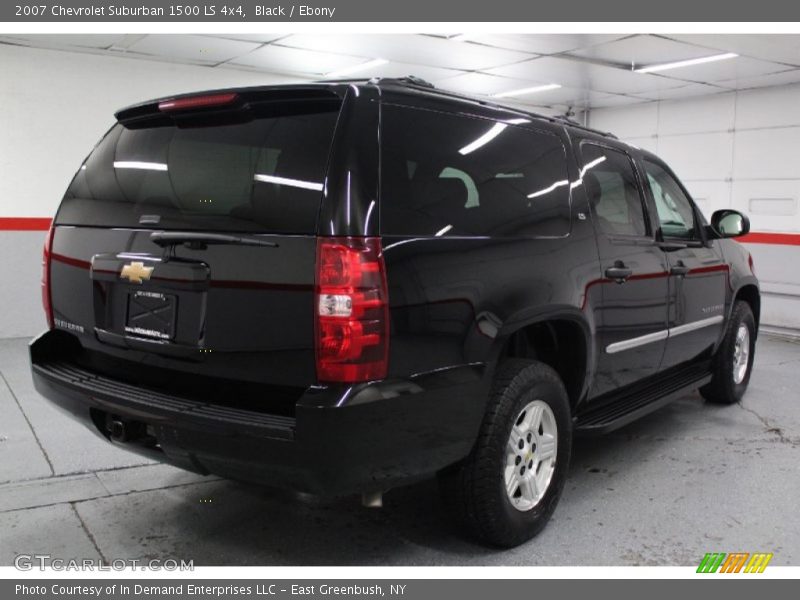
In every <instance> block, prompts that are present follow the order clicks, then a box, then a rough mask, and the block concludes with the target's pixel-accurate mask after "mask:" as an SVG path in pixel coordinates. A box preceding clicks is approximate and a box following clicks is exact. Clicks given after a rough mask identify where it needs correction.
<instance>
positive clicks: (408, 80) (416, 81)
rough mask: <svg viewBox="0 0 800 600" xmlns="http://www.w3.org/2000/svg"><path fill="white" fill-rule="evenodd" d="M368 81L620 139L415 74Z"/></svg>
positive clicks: (562, 117) (576, 122)
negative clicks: (425, 91)
mask: <svg viewBox="0 0 800 600" xmlns="http://www.w3.org/2000/svg"><path fill="white" fill-rule="evenodd" d="M367 83H370V84H372V85H379V84H387V83H388V84H398V85H401V86H403V85H410V86H414V87H417V88H426V89H429V90H434V91H435V93H436V94H439V95H441V96H445V97H448V98H455V99H459V100H466V101H470V102H477V103H478V104H482V105H484V106H495V107H497V108H502V109H505V110H512V111H514V112H517V113H520V114H526V115H530V116H535V117H537V118H539V119H545V120H547V121H550V122H556V123H563V124H565V125H569V126H570V127H575V128H576V129H582V130H583V131H588V132H591V133H595V134H597V135H602V136H604V137H608V138H611V139H614V140H617V139H619V138H618V137H617V136H616V135H614V134H613V133H611V132H609V131H602V130H600V129H594V128H592V127H588V126H586V125H582V124H581V123H579V122H578V121H575V120H574V119H571V118H570V117H568V116H566V115H557V116H550V115H543V114H540V113H536V112H534V111H528V110H525V109H523V108H519V107H514V106H508V105H505V104H503V103H500V102H496V101H494V100H493V99H491V98H481V97H476V96H470V95H467V94H460V93H458V92H452V91H450V90H444V89H441V88H437V87H436V86H434V85H433V84H432V83H430V82H428V81H426V80H424V79H422V78H420V77H415V76H414V75H408V76H406V77H373V78H372V79H370V80H369V81H368V82H367Z"/></svg>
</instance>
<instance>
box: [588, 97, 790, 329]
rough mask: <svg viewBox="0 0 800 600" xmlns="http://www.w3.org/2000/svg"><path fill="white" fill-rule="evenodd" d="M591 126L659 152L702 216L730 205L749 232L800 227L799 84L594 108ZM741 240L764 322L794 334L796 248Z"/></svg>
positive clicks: (590, 120)
mask: <svg viewBox="0 0 800 600" xmlns="http://www.w3.org/2000/svg"><path fill="white" fill-rule="evenodd" d="M589 125H590V126H591V127H597V128H599V129H603V130H606V131H611V132H613V133H615V134H616V135H618V136H619V137H620V138H622V139H624V140H626V141H628V142H630V143H632V144H634V145H636V146H639V147H641V148H646V149H648V150H651V151H653V152H655V153H656V154H658V155H659V156H661V157H662V158H663V159H664V160H666V161H667V162H668V163H669V164H670V166H671V167H672V168H673V169H674V170H675V172H676V173H677V175H678V177H680V178H681V180H682V181H683V182H684V183H685V184H686V187H687V188H688V189H689V191H690V192H691V194H692V195H693V196H694V199H695V200H696V201H697V203H698V205H699V206H700V208H701V209H702V210H703V212H704V213H705V214H706V216H710V214H711V213H712V212H713V211H715V210H717V209H719V208H725V207H732V208H735V209H737V210H741V211H742V212H744V213H746V214H747V215H748V216H749V217H750V220H751V224H752V230H753V231H756V232H781V233H800V207H799V206H798V205H799V204H800V85H793V86H779V87H772V88H764V89H760V90H748V91H743V92H732V93H725V94H718V95H714V96H706V97H702V98H696V99H687V100H677V101H661V102H652V103H648V104H640V105H635V106H632V107H625V108H613V109H611V108H609V109H597V110H593V111H591V112H590V114H589ZM747 246H748V249H749V250H750V251H751V253H752V255H753V260H754V261H755V266H756V273H757V275H758V276H759V278H760V280H761V283H762V286H763V287H762V292H763V295H764V310H763V323H764V324H765V325H767V326H768V327H769V326H772V327H774V328H779V329H793V330H796V332H800V266H798V265H800V246H791V245H766V244H747Z"/></svg>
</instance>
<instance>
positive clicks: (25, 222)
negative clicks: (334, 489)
mask: <svg viewBox="0 0 800 600" xmlns="http://www.w3.org/2000/svg"><path fill="white" fill-rule="evenodd" d="M51 221H52V219H49V218H47V217H0V231H47V230H48V229H49V228H50V222H51ZM737 241H739V242H742V243H743V244H774V245H778V246H800V233H770V232H760V231H754V232H751V233H748V234H747V235H745V236H743V237H740V238H737Z"/></svg>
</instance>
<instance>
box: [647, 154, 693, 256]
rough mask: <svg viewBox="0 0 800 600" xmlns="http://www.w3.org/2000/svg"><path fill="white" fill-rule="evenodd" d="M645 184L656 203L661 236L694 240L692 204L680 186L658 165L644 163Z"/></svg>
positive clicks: (648, 162)
mask: <svg viewBox="0 0 800 600" xmlns="http://www.w3.org/2000/svg"><path fill="white" fill-rule="evenodd" d="M644 169H645V172H646V173H647V182H648V184H649V185H650V191H651V192H652V193H653V199H654V200H655V203H656V211H657V213H658V220H659V223H660V225H661V234H662V235H663V236H664V237H665V238H679V239H683V240H693V239H696V234H695V232H696V228H695V216H694V210H693V209H692V203H691V201H690V200H689V198H688V197H687V196H686V194H684V192H683V189H681V186H680V185H678V182H677V181H675V178H674V177H672V175H670V174H669V173H668V172H667V171H666V170H664V169H663V168H662V167H660V166H659V165H657V164H655V163H653V162H650V161H647V160H646V161H644Z"/></svg>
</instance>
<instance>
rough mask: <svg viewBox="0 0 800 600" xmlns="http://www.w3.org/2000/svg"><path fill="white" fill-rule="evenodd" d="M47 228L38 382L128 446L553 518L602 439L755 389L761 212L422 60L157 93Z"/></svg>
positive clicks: (498, 523)
mask: <svg viewBox="0 0 800 600" xmlns="http://www.w3.org/2000/svg"><path fill="white" fill-rule="evenodd" d="M116 119H117V122H116V123H115V124H114V126H113V127H112V128H111V129H110V130H109V131H108V133H106V135H105V136H104V137H103V139H102V140H101V141H100V142H99V143H98V144H97V146H96V147H95V148H94V150H93V151H92V152H91V154H90V155H89V156H88V157H87V158H86V160H85V161H84V163H83V164H82V165H81V166H80V168H79V170H78V171H77V173H76V175H75V177H74V179H73V180H72V183H71V184H70V186H69V189H68V190H67V192H66V194H65V196H64V198H63V201H62V202H61V206H60V208H59V209H58V212H57V214H56V217H55V219H54V222H53V226H52V228H51V230H50V232H49V234H48V236H47V241H46V246H45V249H44V265H43V266H44V269H43V279H42V299H43V303H44V309H45V313H46V315H47V320H48V323H49V330H48V331H46V332H45V333H44V334H42V335H41V336H40V337H38V338H37V339H36V340H34V341H33V342H32V343H31V347H30V356H31V363H32V371H33V378H34V382H35V385H36V389H37V390H39V392H40V393H41V394H42V395H44V396H45V397H47V398H48V399H50V400H51V401H52V402H54V403H55V404H57V405H58V406H60V407H61V408H63V409H65V410H66V411H68V412H69V413H71V414H72V415H73V416H74V417H75V418H77V419H79V420H81V421H82V422H84V423H85V424H86V425H87V426H88V427H89V428H90V429H91V430H93V431H94V432H95V433H97V434H99V435H100V436H102V437H104V438H105V439H107V440H109V441H110V442H111V443H113V444H115V445H119V446H120V447H124V448H127V449H129V450H131V451H134V452H138V453H141V454H143V455H145V456H147V457H151V458H154V459H156V460H159V461H163V462H167V463H170V464H173V465H177V466H179V467H182V468H184V469H188V470H191V471H195V472H198V473H215V474H219V475H224V476H227V477H230V478H235V479H240V480H246V481H253V482H259V483H264V484H268V485H274V486H284V487H289V488H291V489H295V490H298V491H303V492H310V493H317V494H341V493H361V494H362V495H363V498H364V501H365V503H366V504H368V505H379V504H380V501H381V498H382V493H383V492H385V491H386V490H389V489H390V488H392V487H395V486H399V485H402V484H406V483H409V482H411V481H414V480H419V479H420V478H425V477H429V476H434V475H436V476H438V478H439V481H440V487H441V490H442V493H443V496H444V501H445V502H446V503H447V505H448V506H449V507H452V512H453V514H455V515H457V518H458V522H459V523H461V525H462V526H463V527H464V529H465V531H467V532H469V533H471V534H472V535H473V536H475V537H476V538H478V539H479V540H482V541H483V542H485V543H488V544H491V545H496V546H506V547H507V546H513V545H516V544H519V543H521V542H524V541H525V540H528V539H529V538H531V537H532V536H534V535H535V534H536V533H537V532H538V531H540V530H541V529H542V527H544V525H545V524H546V522H547V520H548V519H549V517H550V515H551V514H552V513H553V511H554V509H555V506H556V504H557V502H558V499H559V496H560V494H561V492H562V490H563V488H564V482H565V478H566V475H567V469H568V465H569V459H570V449H571V444H572V439H573V436H574V435H576V434H578V433H602V432H607V431H611V430H613V429H616V428H618V427H621V426H623V425H625V424H627V423H629V422H631V421H633V420H634V419H637V418H639V417H641V416H642V415H645V414H647V413H649V412H651V411H653V410H655V409H657V408H659V407H661V406H663V405H664V404H665V403H667V402H669V401H670V400H672V399H674V398H676V397H678V396H681V395H682V394H686V393H688V392H690V391H692V390H694V389H696V388H700V392H701V394H702V395H703V396H704V397H705V398H706V399H707V400H708V401H710V402H717V403H723V404H729V403H734V402H737V401H738V400H739V399H740V398H741V397H742V394H743V393H744V392H745V389H746V387H747V384H748V381H749V377H750V371H751V367H752V364H753V356H754V349H755V340H756V334H757V330H758V321H759V308H760V296H759V288H758V281H757V279H756V277H755V274H754V271H753V263H752V260H751V258H750V255H749V254H748V252H747V251H746V250H745V249H744V248H743V247H742V246H741V245H739V244H738V243H736V242H734V241H732V240H728V239H726V238H732V237H736V236H739V235H743V234H745V233H747V232H748V231H749V221H748V220H747V218H746V217H745V216H744V215H742V214H740V213H738V212H736V211H733V210H721V211H717V212H716V213H714V215H713V216H712V218H711V222H710V223H707V222H706V221H705V219H704V218H703V215H702V214H701V213H700V211H699V210H698V209H697V207H696V205H695V204H694V203H693V201H692V199H691V197H690V196H689V194H688V192H687V191H686V188H685V187H684V186H683V185H682V184H681V183H680V181H679V180H678V179H677V177H676V176H675V175H674V173H673V172H672V171H671V170H670V168H669V167H668V166H667V165H666V164H665V163H664V162H663V161H662V160H660V159H659V158H658V157H657V156H655V155H653V154H651V153H650V152H646V151H644V150H640V149H638V148H635V147H633V146H630V145H628V144H625V143H622V142H620V141H618V140H617V139H616V138H615V137H614V136H613V135H611V134H607V133H603V132H599V131H595V130H592V129H589V128H587V127H583V126H580V125H578V124H577V123H575V122H573V121H570V120H567V119H563V118H553V117H546V116H542V115H538V114H531V113H528V112H523V111H520V110H518V109H515V108H510V107H504V106H500V105H497V104H494V103H490V102H487V101H484V100H480V99H473V98H467V97H463V96H459V95H456V94H452V93H447V92H444V91H441V90H438V89H435V88H434V87H433V86H431V85H429V84H427V83H425V82H423V81H421V80H418V79H415V78H405V79H373V80H369V81H353V82H336V83H318V84H303V85H286V86H270V87H253V88H242V89H232V90H218V91H211V92H207V93H202V94H194V95H185V96H176V97H170V98H165V99H161V100H155V101H151V102H144V103H142V104H138V105H136V106H132V107H129V108H126V109H124V110H121V111H119V112H118V113H117V114H116Z"/></svg>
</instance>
